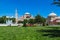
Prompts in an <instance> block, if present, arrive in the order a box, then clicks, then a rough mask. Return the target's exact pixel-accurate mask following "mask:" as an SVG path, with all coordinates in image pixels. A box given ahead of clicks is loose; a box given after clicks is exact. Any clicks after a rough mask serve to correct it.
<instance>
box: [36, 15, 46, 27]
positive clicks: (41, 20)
mask: <svg viewBox="0 0 60 40" xmlns="http://www.w3.org/2000/svg"><path fill="white" fill-rule="evenodd" d="M45 22H46V19H45V18H44V17H42V16H40V15H39V14H38V15H37V16H35V23H38V24H43V26H45Z"/></svg>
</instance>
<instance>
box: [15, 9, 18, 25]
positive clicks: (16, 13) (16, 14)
mask: <svg viewBox="0 0 60 40" xmlns="http://www.w3.org/2000/svg"><path fill="white" fill-rule="evenodd" d="M15 21H16V24H18V11H17V9H16V10H15Z"/></svg>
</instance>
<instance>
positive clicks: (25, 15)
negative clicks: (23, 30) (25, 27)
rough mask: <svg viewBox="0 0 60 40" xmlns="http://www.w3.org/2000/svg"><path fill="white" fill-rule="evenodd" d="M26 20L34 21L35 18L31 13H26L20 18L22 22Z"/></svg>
mask: <svg viewBox="0 0 60 40" xmlns="http://www.w3.org/2000/svg"><path fill="white" fill-rule="evenodd" d="M24 19H27V20H29V19H33V16H31V14H30V13H29V12H26V13H25V14H24V15H23V16H21V17H20V21H24Z"/></svg>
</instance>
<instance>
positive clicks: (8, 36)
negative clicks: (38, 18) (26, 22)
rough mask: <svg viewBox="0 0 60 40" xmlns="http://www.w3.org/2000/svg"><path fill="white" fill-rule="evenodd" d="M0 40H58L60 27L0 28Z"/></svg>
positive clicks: (59, 39)
mask: <svg viewBox="0 0 60 40" xmlns="http://www.w3.org/2000/svg"><path fill="white" fill-rule="evenodd" d="M0 40H60V27H20V28H18V27H0Z"/></svg>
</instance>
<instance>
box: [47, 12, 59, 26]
mask: <svg viewBox="0 0 60 40" xmlns="http://www.w3.org/2000/svg"><path fill="white" fill-rule="evenodd" d="M46 23H47V24H49V25H56V24H58V23H60V16H57V15H56V14H55V13H54V12H52V13H50V14H49V15H48V17H47V20H46Z"/></svg>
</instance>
